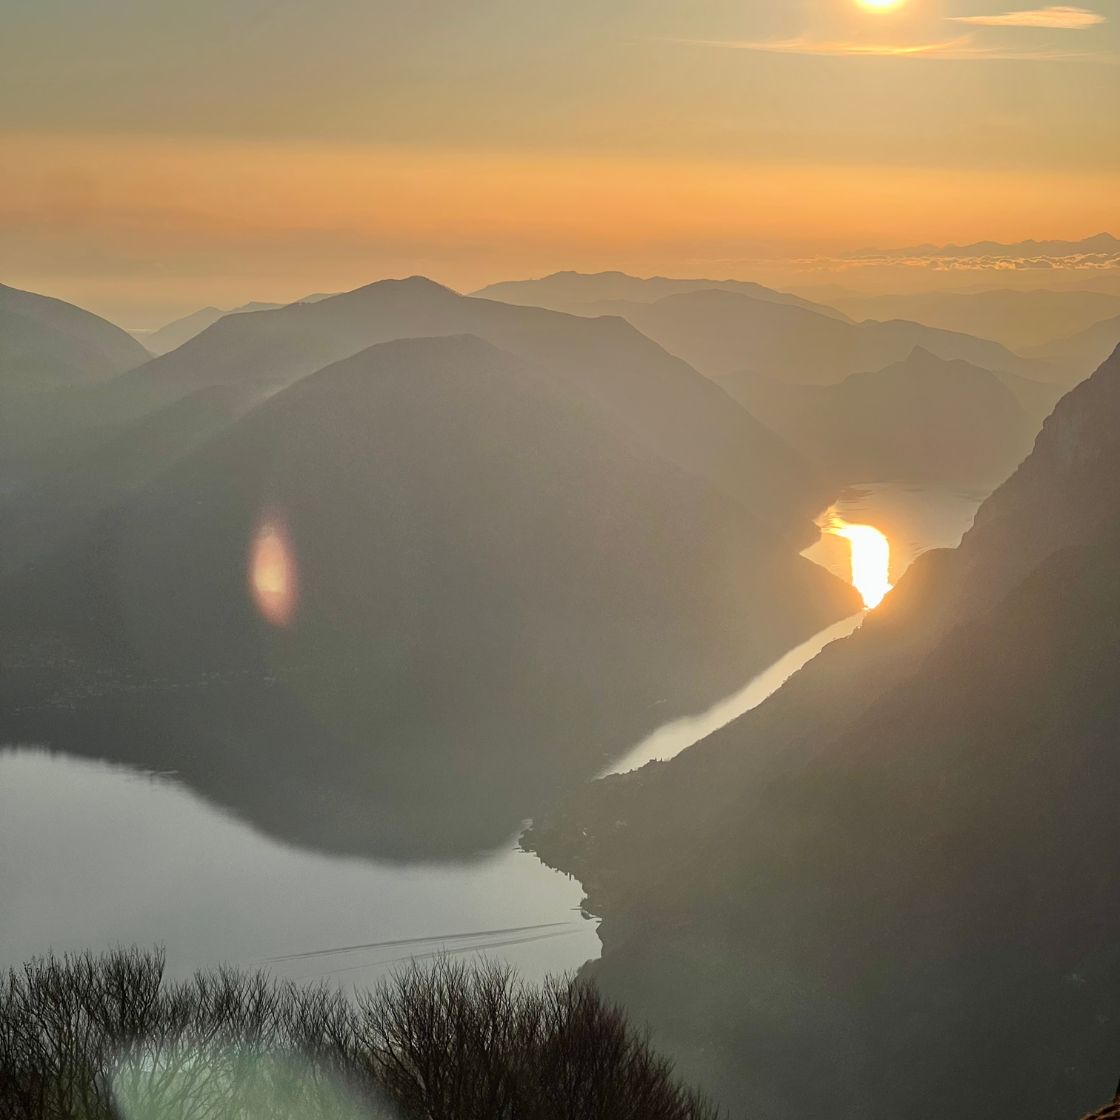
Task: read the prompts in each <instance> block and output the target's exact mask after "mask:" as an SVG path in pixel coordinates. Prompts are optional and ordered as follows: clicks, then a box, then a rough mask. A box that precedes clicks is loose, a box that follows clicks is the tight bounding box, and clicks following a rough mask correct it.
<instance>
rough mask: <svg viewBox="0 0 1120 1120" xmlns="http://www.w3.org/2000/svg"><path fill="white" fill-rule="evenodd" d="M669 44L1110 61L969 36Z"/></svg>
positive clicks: (826, 54) (827, 53)
mask: <svg viewBox="0 0 1120 1120" xmlns="http://www.w3.org/2000/svg"><path fill="white" fill-rule="evenodd" d="M668 41H669V42H672V43H677V44H680V45H682V46H692V47H717V48H722V49H724V50H737V51H756V52H761V53H765V54H793V55H810V56H816V57H823V58H927V59H939V60H942V61H946V62H953V61H986V60H989V59H1003V60H1010V61H1019V62H1082V61H1089V60H1098V61H1111V59H1110V58H1107V57H1106V56H1104V55H1099V54H1088V53H1086V52H1081V51H1060V50H1050V49H1040V50H1015V49H1011V48H1007V47H999V46H987V47H984V46H977V45H976V44H975V43H974V42H973V40H972V36H970V35H964V36H961V37H959V38H956V39H947V40H943V41H941V42H935V43H856V42H843V41H832V40H819V39H807V38H804V37H798V38H794V39H764V40H758V41H753V40H743V39H670V40H668Z"/></svg>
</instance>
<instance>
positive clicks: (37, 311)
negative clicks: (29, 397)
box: [0, 284, 149, 393]
mask: <svg viewBox="0 0 1120 1120" xmlns="http://www.w3.org/2000/svg"><path fill="white" fill-rule="evenodd" d="M148 356H149V355H148V352H147V350H145V349H144V347H143V346H141V345H140V344H139V343H138V342H137V341H136V340H135V339H133V338H131V337H130V336H129V335H128V334H127V333H126V332H125V331H123V330H121V329H120V328H119V327H115V326H113V324H112V323H109V322H107V321H106V320H104V319H101V318H99V317H98V316H96V315H93V314H91V313H90V312H88V311H83V310H82V309H81V308H78V307H75V306H74V305H73V304H69V303H64V302H63V301H62V300H59V299H52V298H51V297H49V296H40V295H35V294H34V293H32V292H23V291H20V290H19V289H18V288H9V287H7V286H5V285H3V284H0V393H8V392H10V391H12V390H24V391H32V390H33V391H41V390H47V389H53V388H57V387H58V386H60V385H70V384H82V383H91V382H94V381H100V380H104V379H106V378H108V377H111V376H113V375H114V374H118V373H123V372H124V371H125V370H126V369H131V368H132V367H133V366H137V365H139V364H140V363H141V362H144V361H146V360H147V358H148Z"/></svg>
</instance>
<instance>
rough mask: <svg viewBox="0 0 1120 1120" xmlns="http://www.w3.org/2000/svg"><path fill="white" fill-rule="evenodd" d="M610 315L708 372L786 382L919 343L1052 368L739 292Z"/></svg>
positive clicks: (985, 360)
mask: <svg viewBox="0 0 1120 1120" xmlns="http://www.w3.org/2000/svg"><path fill="white" fill-rule="evenodd" d="M614 313H615V314H617V315H622V316H623V317H624V318H626V319H627V321H628V322H631V323H633V324H634V326H636V327H637V328H638V330H640V331H641V332H642V333H643V334H646V335H648V336H649V337H650V338H652V339H653V340H654V341H655V342H657V343H658V344H659V345H661V346H663V347H664V348H665V349H666V350H668V351H669V353H670V354H676V355H677V356H678V357H680V358H683V359H684V360H685V361H686V362H688V363H689V364H690V365H693V366H695V367H696V368H697V369H698V370H700V371H701V373H706V374H708V375H709V376H712V377H720V376H723V375H725V374H729V373H734V372H736V371H738V370H742V369H749V370H753V371H754V372H756V373H761V374H765V375H767V376H769V377H774V378H777V379H781V380H786V381H793V382H798V383H803V384H818V385H820V384H829V383H831V382H836V381H841V380H843V378H845V377H846V376H848V375H849V374H852V373H859V372H861V371H864V370H873V369H881V368H882V367H883V366H886V365H889V364H891V363H892V362H898V361H903V360H904V359H905V358H906V357H907V356H908V355H909V354H910V353H911V352H912V351H913V349H914V348H915V347H916V346H920V347H923V348H924V349H926V350H928V351H929V352H930V353H932V354H936V355H937V356H938V357H939V358H944V359H946V360H949V361H953V360H957V359H959V360H962V361H966V362H970V363H971V364H973V365H975V366H979V367H981V368H982V369H989V370H995V371H1000V372H1003V371H1006V372H1009V373H1018V374H1021V375H1023V376H1027V377H1030V376H1032V375H1034V376H1038V377H1040V378H1043V379H1044V378H1045V376H1046V375H1047V374H1049V373H1051V372H1052V371H1050V370H1049V369H1048V367H1045V366H1044V365H1043V364H1042V363H1032V362H1030V361H1027V360H1025V359H1023V358H1020V357H1019V356H1018V355H1016V354H1013V353H1012V352H1011V351H1010V350H1007V349H1006V348H1005V347H1003V346H1000V345H999V343H997V342H989V341H988V340H987V339H982V338H973V337H972V336H971V335H967V334H957V333H955V332H953V331H944V330H938V329H937V328H934V327H926V326H923V325H922V324H921V323H910V322H906V321H904V320H895V321H891V322H885V323H878V322H874V321H868V322H865V323H850V322H843V321H841V320H838V319H832V318H828V317H826V316H824V315H819V314H817V313H816V312H814V311H811V310H807V309H805V308H802V307H791V306H783V305H780V304H775V303H770V302H766V301H763V300H758V299H752V298H751V297H750V296H745V295H741V294H739V293H737V292H728V291H701V292H689V293H686V294H684V295H677V296H668V297H666V298H665V299H661V300H658V301H657V302H656V303H652V304H626V305H622V304H619V305H617V306H616V307H615V309H614Z"/></svg>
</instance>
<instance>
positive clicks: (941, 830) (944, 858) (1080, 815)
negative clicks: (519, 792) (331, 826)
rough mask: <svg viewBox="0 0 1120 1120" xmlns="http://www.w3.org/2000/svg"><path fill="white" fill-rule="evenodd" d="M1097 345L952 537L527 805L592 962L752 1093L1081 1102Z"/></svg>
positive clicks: (1113, 936) (773, 1100)
mask: <svg viewBox="0 0 1120 1120" xmlns="http://www.w3.org/2000/svg"><path fill="white" fill-rule="evenodd" d="M1118 421H1120V362H1118V361H1117V359H1116V358H1115V357H1114V358H1113V359H1111V360H1110V361H1109V362H1108V363H1106V364H1105V366H1103V367H1102V368H1101V369H1100V371H1099V372H1098V373H1097V374H1096V376H1095V377H1094V378H1093V379H1091V381H1090V382H1088V383H1087V384H1085V385H1084V386H1082V387H1080V388H1079V389H1078V390H1077V391H1076V393H1075V394H1071V396H1070V398H1067V399H1066V400H1065V401H1063V402H1062V404H1061V405H1060V406H1059V408H1058V409H1057V410H1056V411H1055V414H1054V416H1053V417H1052V418H1051V420H1050V421H1048V423H1047V426H1046V428H1045V430H1044V431H1043V433H1042V435H1041V436H1040V437H1039V440H1038V443H1037V446H1036V448H1035V451H1034V452H1033V454H1032V455H1031V456H1030V457H1029V458H1028V460H1027V461H1026V462H1025V463H1024V464H1023V466H1022V467H1021V468H1020V469H1019V471H1017V472H1016V474H1015V475H1014V476H1013V477H1012V478H1011V479H1010V480H1009V481H1008V483H1007V484H1006V485H1005V486H1004V487H1003V488H1002V489H1001V490H1000V491H998V492H997V493H996V494H995V495H994V496H993V497H992V498H991V499H990V500H989V502H988V504H987V506H986V507H985V508H983V509H982V511H981V515H980V516H979V517H978V518H977V527H976V529H975V530H974V531H973V532H972V533H970V534H969V536H968V537H967V538H966V540H965V541H964V542H963V543H962V545H961V547H960V549H958V550H956V551H954V552H944V553H938V554H931V555H929V556H927V557H925V558H923V560H922V561H921V562H919V563H918V564H916V565H915V566H914V568H913V569H912V570H911V572H910V573H909V574H908V575H907V577H905V578H904V579H903V581H902V582H901V584H900V586H899V588H898V589H897V590H896V592H895V593H893V594H892V595H891V596H889V597H888V599H887V600H886V602H885V603H884V604H883V607H882V608H880V609H879V610H878V611H876V612H874V613H873V614H872V615H871V616H870V617H869V620H868V623H867V624H866V625H865V626H864V628H863V629H862V630H861V631H859V632H857V634H855V635H854V636H853V637H852V638H850V639H847V640H845V641H843V642H838V643H836V644H834V645H833V646H831V647H829V648H828V649H827V650H825V652H824V653H823V654H822V655H821V656H820V657H819V658H817V659H816V660H815V661H814V662H812V663H810V665H809V666H807V667H806V668H805V669H804V670H803V671H802V672H801V673H800V674H798V675H797V676H796V677H794V678H793V680H791V681H790V682H789V684H788V685H787V686H785V687H784V688H783V689H781V690H780V691H779V692H778V693H777V694H776V695H775V696H774V697H773V698H772V699H771V700H770V701H768V702H767V703H766V704H764V705H762V707H761V708H759V709H757V710H756V711H755V712H752V713H749V714H748V715H747V716H745V717H743V718H741V719H740V720H738V721H737V722H735V723H733V724H731V725H729V726H728V727H727V728H725V729H724V730H723V731H721V732H719V733H717V734H716V735H714V736H712V737H710V738H709V739H708V740H706V741H705V742H704V743H702V744H699V745H698V746H697V747H694V748H692V749H690V750H689V751H686V752H685V753H684V754H683V755H682V756H680V757H679V758H678V759H676V760H674V761H673V762H670V763H667V764H660V765H654V766H650V767H647V768H645V769H644V770H642V771H639V772H637V773H636V774H633V775H629V776H625V777H621V778H614V779H610V780H609V781H606V782H601V783H596V785H595V787H593V788H592V789H591V790H589V791H587V792H586V793H585V794H584V795H583V796H582V797H581V798H579V799H573V800H572V801H570V802H569V803H567V804H566V805H565V806H564V807H563V808H562V809H561V810H560V811H558V812H557V814H556V815H555V816H554V817H552V818H551V819H550V820H549V821H547V822H542V824H541V825H540V826H539V827H538V828H537V829H536V830H535V831H534V833H533V835H532V837H531V840H532V842H533V843H534V845H535V846H537V847H538V849H539V850H540V851H541V852H542V854H543V855H544V856H545V858H546V859H548V860H549V861H550V862H553V863H556V864H558V865H559V866H561V867H564V868H565V869H568V870H571V871H573V872H574V873H576V874H578V875H579V876H580V877H581V879H582V880H583V881H584V883H585V885H586V886H587V888H588V892H589V896H590V905H591V907H592V909H595V910H596V912H598V913H601V914H602V915H603V916H604V922H603V925H602V927H601V929H602V936H603V940H604V953H603V957H602V960H601V961H600V962H599V963H598V964H597V965H596V966H595V967H594V972H595V975H596V976H597V977H598V978H599V979H600V980H601V982H602V983H603V984H604V985H605V986H606V987H607V988H608V990H609V991H611V992H612V994H615V995H618V996H619V997H621V998H623V999H624V1000H626V1001H627V1002H628V1003H629V1004H630V1006H631V1008H632V1010H633V1011H634V1012H635V1013H636V1014H638V1015H639V1016H648V1017H649V1018H650V1020H651V1022H652V1023H653V1025H654V1028H655V1031H656V1032H657V1036H658V1037H659V1038H660V1039H661V1040H662V1042H663V1043H664V1044H665V1045H667V1046H669V1047H670V1048H671V1049H672V1050H673V1051H674V1052H675V1053H676V1055H677V1056H678V1058H679V1059H680V1061H681V1062H682V1064H683V1067H684V1068H685V1069H686V1070H688V1071H689V1072H690V1073H691V1074H693V1075H694V1076H697V1077H701V1078H705V1079H706V1080H707V1081H708V1083H709V1084H710V1085H712V1086H713V1087H715V1088H716V1089H717V1090H718V1091H719V1093H720V1094H721V1096H722V1097H723V1099H724V1101H725V1102H726V1103H728V1104H729V1105H731V1106H732V1107H733V1108H734V1109H737V1110H741V1111H743V1112H744V1113H745V1114H747V1115H753V1116H761V1117H774V1118H775V1120H777V1118H779V1117H788V1116H791V1115H809V1114H812V1113H813V1112H814V1111H820V1110H828V1111H830V1112H831V1113H832V1114H834V1115H838V1116H845V1117H848V1116H850V1117H853V1118H854V1117H861V1118H862V1117H883V1118H884V1120H885V1118H886V1117H892V1118H893V1117H899V1116H902V1117H926V1116H934V1115H957V1114H960V1115H970V1116H976V1117H991V1118H993V1120H995V1118H997V1117H1002V1116H1005V1115H1008V1114H1014V1115H1020V1116H1023V1117H1029V1118H1032V1120H1033V1118H1035V1117H1037V1118H1038V1120H1043V1118H1046V1117H1051V1116H1054V1115H1059V1114H1070V1115H1076V1114H1078V1113H1079V1112H1084V1111H1087V1110H1088V1109H1089V1108H1090V1107H1091V1106H1092V1104H1093V1101H1094V1099H1097V1100H1099V1096H1100V1085H1101V1084H1102V1082H1103V1083H1107V1081H1108V1078H1109V1077H1110V1076H1112V1075H1114V1071H1113V1066H1114V1065H1115V1060H1116V1058H1115V1055H1116V1052H1117V1047H1118V1045H1120V1021H1118V1019H1117V1016H1116V1007H1117V1006H1120V926H1118V923H1120V911H1118V910H1117V906H1116V900H1117V898H1120V819H1118V816H1117V813H1116V808H1115V806H1116V804H1117V801H1118V798H1120V756H1118V755H1117V752H1116V743H1117V742H1118V741H1120V696H1118V694H1117V690H1116V666H1117V665H1118V664H1120V488H1118V485H1117V478H1118V474H1120V472H1118V470H1117V467H1118V463H1117V441H1116V437H1115V432H1116V430H1117V426H1118Z"/></svg>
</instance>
